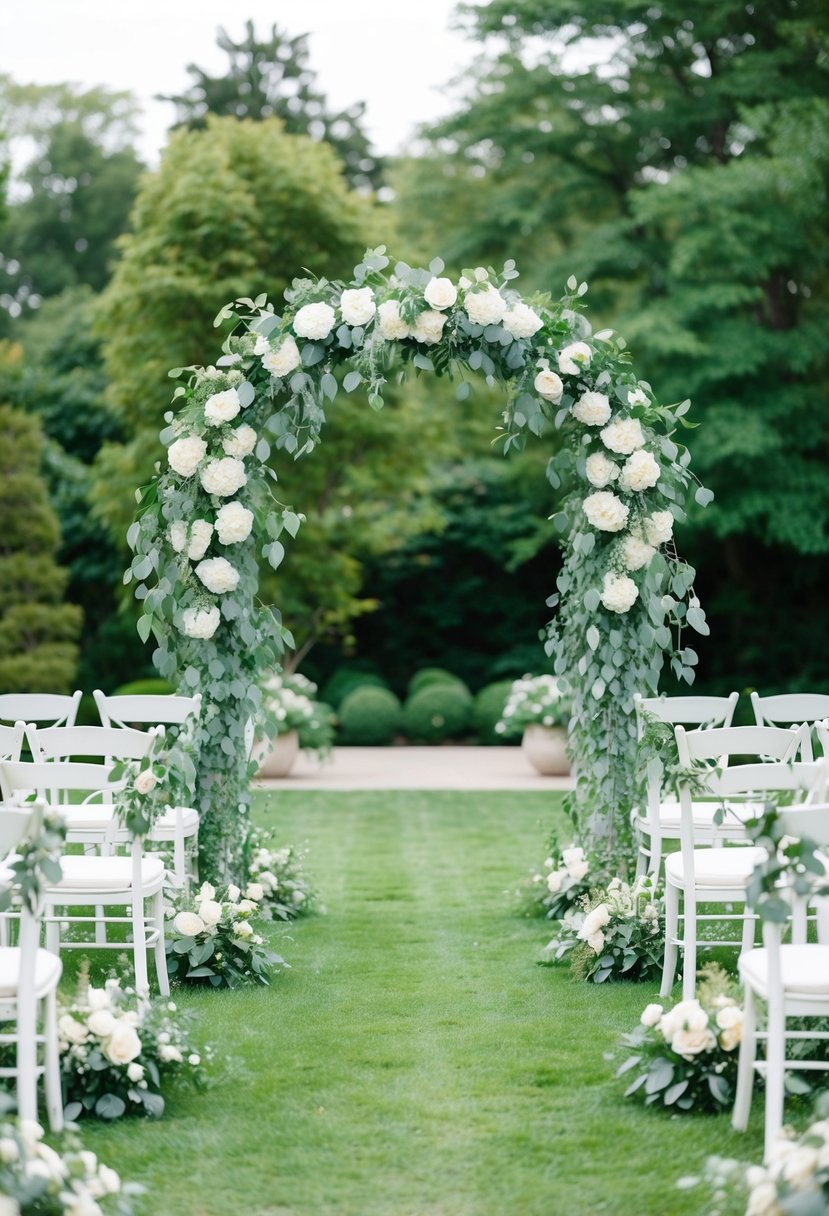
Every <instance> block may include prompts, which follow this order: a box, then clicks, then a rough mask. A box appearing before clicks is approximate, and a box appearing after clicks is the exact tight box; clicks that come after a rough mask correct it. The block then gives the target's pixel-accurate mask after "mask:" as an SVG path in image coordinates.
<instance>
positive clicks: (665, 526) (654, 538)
mask: <svg viewBox="0 0 829 1216" xmlns="http://www.w3.org/2000/svg"><path fill="white" fill-rule="evenodd" d="M644 525H645V536H647V538H648V541H649V543H650V544H652V545H656V546H657V547H658V546H659V545H664V544H666V543H667V542H668V541H669V540H670V539H671V537H672V536H673V532H674V517H673V515H672V514H671V512H670V511H654V512H653V514H652V515H646V516H645V519H644Z"/></svg>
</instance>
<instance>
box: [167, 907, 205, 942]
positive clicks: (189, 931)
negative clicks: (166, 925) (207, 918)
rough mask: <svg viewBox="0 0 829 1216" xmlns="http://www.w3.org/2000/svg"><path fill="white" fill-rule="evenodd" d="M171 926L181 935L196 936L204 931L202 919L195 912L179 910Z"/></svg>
mask: <svg viewBox="0 0 829 1216" xmlns="http://www.w3.org/2000/svg"><path fill="white" fill-rule="evenodd" d="M173 928H174V929H175V931H176V933H180V934H181V935H182V937H198V935H199V934H200V933H203V932H204V921H203V920H202V918H201V917H200V916H197V915H196V913H195V912H179V914H178V916H177V917H176V918H175V920H174V921H173Z"/></svg>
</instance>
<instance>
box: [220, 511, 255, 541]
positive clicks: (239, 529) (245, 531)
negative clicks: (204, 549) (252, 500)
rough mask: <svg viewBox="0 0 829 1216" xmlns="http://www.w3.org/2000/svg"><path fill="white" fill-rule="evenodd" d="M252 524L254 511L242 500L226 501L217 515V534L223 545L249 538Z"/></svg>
mask: <svg viewBox="0 0 829 1216" xmlns="http://www.w3.org/2000/svg"><path fill="white" fill-rule="evenodd" d="M252 526H253V512H252V511H249V510H248V509H247V507H243V506H242V504H241V503H240V502H226V503H225V505H224V506H223V507H222V508H221V509H220V510H219V512H218V514H217V515H216V535H217V536H218V538H219V540H220V542H221V543H222V544H223V545H238V544H239V543H240V541H243V540H247V538H248V537H249V536H250V530H251V527H252Z"/></svg>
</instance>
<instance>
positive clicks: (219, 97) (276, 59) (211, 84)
mask: <svg viewBox="0 0 829 1216" xmlns="http://www.w3.org/2000/svg"><path fill="white" fill-rule="evenodd" d="M216 41H217V43H218V45H219V47H220V49H221V50H223V51H224V52H225V54H226V55H227V66H226V68H225V70H224V71H223V72H221V73H220V74H218V75H215V76H214V75H211V74H210V73H209V72H207V71H205V70H204V68H200V67H198V66H197V65H196V64H195V63H191V64H188V66H187V71H188V72H189V73H190V77H191V82H190V85H189V87H188V88H187V89H186V91H185V92H184V93H181V94H177V95H175V94H174V95H172V96H166V97H163V98H162V100H164V101H172V102H173V103H174V104H175V106H176V125H177V126H186V127H189V128H190V129H191V130H193V129H199V128H202V127H204V125H205V123H206V121H207V115H208V114H218V115H220V116H222V117H231V118H252V119H256V120H259V119H263V118H281V119H282V121H283V123H284V124H285V130H286V131H288V132H289V133H290V134H291V135H310V136H311V137H312V138H313V139H321V140H324V141H325V142H326V143H328V144H330V145H331V147H332V148H333V149H334V151H335V152H336V153H337V156H338V157H339V158H340V160H341V161H342V163H343V166H344V170H345V174H346V177H347V178H348V180H349V182H351V184H352V185H353V186H355V187H376V186H377V185H378V184H379V180H380V174H381V171H382V166H381V163H380V161H379V160H378V159H377V157H376V156H375V155H374V154H373V153H372V150H371V145H370V143H369V140H368V137H367V136H366V133H365V131H364V130H363V125H362V124H363V119H364V114H365V104H364V103H363V102H357V103H356V104H355V105H352V106H349V107H348V108H347V109H345V110H340V111H335V110H332V109H331V108H330V106H329V104H328V100H327V98H326V96H325V94H324V93H322V92H320V90H319V88H318V86H317V83H316V73H315V72H314V71H313V69H312V68H311V66H310V64H309V51H308V35H307V34H301V35H299V36H298V37H295V38H291V37H290V36H289V35H288V34H286V33H284V32H282V31H280V30H279V28H278V27H277V26H276V25H274V26H272V27H271V32H270V34H269V35H267V36H264V37H257V34H256V30H255V28H254V24H253V22H252V21H247V22H245V33H244V35H243V36H242V37H241V38H240V39H239V41H238V42H234V41H233V39H232V38H231V37H230V35H229V34H228V33H227V31H226V30H224V29H222V28H220V29H219V31H218V34H217V36H216Z"/></svg>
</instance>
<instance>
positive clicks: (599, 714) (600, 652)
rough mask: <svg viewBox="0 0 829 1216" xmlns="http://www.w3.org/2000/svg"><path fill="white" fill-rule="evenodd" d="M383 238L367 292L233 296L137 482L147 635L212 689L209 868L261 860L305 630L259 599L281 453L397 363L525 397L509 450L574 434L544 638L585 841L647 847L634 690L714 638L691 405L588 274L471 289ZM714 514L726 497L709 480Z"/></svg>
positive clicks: (560, 453)
mask: <svg viewBox="0 0 829 1216" xmlns="http://www.w3.org/2000/svg"><path fill="white" fill-rule="evenodd" d="M388 267H389V259H388V257H387V256H386V253H385V249H384V248H383V247H380V248H378V249H372V250H368V251H367V252H366V254H365V256H364V258H363V261H362V262H361V263H360V265H359V266H357V267H356V268H355V271H354V279H353V281H352V282H350V283H340V282H329V281H327V280H325V279H310V278H303V279H295V280H294V282H293V284H292V286H291V288H290V289H289V290H288V291H286V292H285V305H284V308H283V310H282V312H281V313H277V312H276V311H275V310H274V308H273V306H272V305H270V304H269V303H268V301H267V299H266V297H265V296H264V295H263V296H259V297H257V298H256V299H240V300H236V301H234V302H233V303H232V304H228V305H226V306H225V307H224V308H223V309H222V310H221V312H220V313H219V315H218V317H217V318H216V322H215V324H216V325H217V326H218V325H221V324H223V323H225V322H227V321H228V320H235V322H236V324H235V326H234V328H233V329H232V332H231V333H230V334H229V336H228V337H227V338H226V339H225V342H224V345H223V348H222V350H223V353H222V355H221V357H220V358H219V359H218V360H217V363H216V366H211V367H207V368H203V367H188V368H177V369H175V370H174V371H172V372H171V373H170V375H171V376H172V377H173V378H175V379H177V380H179V381H180V383H179V384H178V386H177V388H176V390H175V393H174V396H173V405H174V407H175V412H170V413H168V414H167V415H165V421H166V423H167V425H166V427H165V429H164V430H163V431H162V433H161V438H162V440H163V442H164V443H165V445H166V447H167V462H166V467H163V468H159V470H158V472H157V474H156V476H155V477H154V479H153V481H152V482H151V483H150V484H149V485H148V486H145V487H143V488H142V489H141V490H139V491H137V500H138V507H137V511H136V517H135V521H134V522H133V524H132V525H131V527H130V529H129V532H128V541H129V544H130V547H131V549H132V550H133V552H134V554H135V556H134V558H133V560H132V562H131V565H130V567H129V570H128V571H127V572H126V574H125V581H126V582H129V581H134V582H135V583H136V587H135V594H136V597H137V598H138V599H139V600H140V601H141V606H142V615H141V617H140V619H139V623H138V629H139V633H140V635H141V637H142V639H143V640H144V641H147V640H148V639H149V637H150V635H151V634H152V635H153V636H154V637H155V640H156V642H157V647H156V649H155V652H154V655H153V658H154V662H155V665H156V667H157V669H158V671H159V673H160V675H162V676H163V677H164V678H166V679H168V680H170V681H171V682H173V683H174V684H176V685H177V686H178V687H180V688H181V689H182V690H183V691H185V692H188V693H192V692H195V691H197V690H200V691H201V693H202V696H203V711H202V717H201V721H200V724H199V728H198V737H197V740H196V743H197V747H198V763H197V800H198V805H199V809H200V812H201V815H202V828H201V836H200V838H201V852H202V868H203V870H204V872H205V873H206V874H207V875H208V876H216V877H228V876H231V877H232V876H234V875H235V874H237V873H238V872H239V871H240V870H241V867H242V854H243V847H244V840H245V837H246V834H247V830H248V812H249V794H248V784H249V777H250V772H249V769H250V766H249V763H248V758H247V747H246V742H245V735H246V725H247V723H248V722H249V721H250V720H251V719H255V718H256V716H257V714H258V712H259V710H260V704H261V694H260V691H259V684H258V679H259V677H260V675H261V673H262V672H263V671H266V670H269V669H270V668H272V667H273V666H274V665H275V664H276V663H278V662H279V659H280V656H281V655H282V654H283V653H284V651H285V648H286V647H290V646H291V644H292V639H291V636H290V634H289V632H288V631H287V629H286V628H285V627H284V625H283V623H282V619H281V617H280V614H279V612H278V610H277V609H274V608H271V607H269V606H267V605H264V604H261V603H259V602H258V601H257V598H256V597H257V589H258V562H259V558H260V557H263V558H265V559H266V560H267V561H268V562H269V563H270V565H271V566H272V567H273V568H274V569H276V568H278V567H279V565H280V563H281V562H282V560H283V557H284V555H285V542H286V539H287V540H291V539H293V538H295V537H296V535H297V533H298V531H299V529H300V527H301V525H302V523H303V516H302V515H301V514H298V513H297V512H296V511H294V509H293V508H292V506H291V505H289V504H287V503H282V502H280V501H279V498H278V489H279V487H278V478H277V474H276V473H275V472H274V470H273V468H272V467H271V464H270V459H271V455H272V453H273V452H285V453H286V454H287V455H288V456H290V457H292V458H299V457H301V456H305V455H307V454H309V453H311V452H312V451H313V449H314V447H315V446H316V445H317V443H319V441H320V437H321V432H322V428H323V424H324V422H325V416H326V410H327V409H328V408H329V406H330V405H331V404H332V403H334V402H335V401H336V398H337V395H338V393H340V392H345V393H353V392H356V391H360V392H365V393H366V394H367V398H368V404H369V406H370V407H371V408H373V409H377V410H379V409H381V408H382V406H383V387H384V384H385V382H386V376H387V372H388V370H389V367H390V365H391V362H392V360H393V358H395V357H398V358H400V359H402V360H403V362H404V363H411V364H412V365H413V367H414V368H415V369H417V370H418V371H420V372H423V373H432V374H434V375H437V376H443V375H454V374H460V375H461V381H460V384H459V385H458V389H457V396H458V398H459V399H461V400H462V399H463V398H465V397H466V396H467V395H468V393H469V389H470V385H469V382H468V381H467V380H465V379H463V373H465V372H467V371H471V372H476V373H479V374H481V375H482V376H483V377H484V378H485V379H486V381H487V382H488V383H489V384H494V383H499V384H502V385H504V387H505V389H506V396H507V401H506V406H505V408H504V410H503V414H502V416H501V419H500V422H499V425H498V431H499V433H500V435H501V437H502V439H503V448H504V451H505V452H509V451H510V449H512V448H518V447H522V446H523V445H524V443H525V441H526V437H527V435H528V434H531V435H534V436H537V437H541V436H542V435H544V433H545V432H547V431H549V430H550V429H552V430H555V431H557V432H559V440H558V443H557V445H556V447H557V450H556V451H555V454H554V455H553V456H552V458H551V460H550V462H549V465H548V470H547V476H548V478H549V481H550V482H551V484H552V486H553V487H554V488H556V489H559V488H561V489H562V490H563V494H564V497H563V501H562V505H561V508H560V510H559V512H558V514H557V515H556V516H555V517H554V519H553V524H554V526H555V528H556V529H557V530H558V532H559V534H560V542H561V545H562V548H563V550H564V565H563V568H562V571H561V573H560V575H559V578H558V585H557V592H556V594H554V595H553V596H551V598H550V600H549V601H548V603H549V604H550V606H551V607H553V608H557V612H556V614H555V616H554V618H553V621H552V623H551V625H550V627H549V635H548V640H547V643H546V648H547V651H548V654H550V655H552V656H553V657H554V662H555V671H556V673H557V675H558V676H559V677H560V678H561V680H562V682H563V684H564V687H565V689H566V690H567V692H568V693H569V696H570V698H571V701H572V718H571V723H570V747H571V752H572V756H573V760H574V767H575V771H576V787H575V791H574V794H573V797H572V799H571V811H572V813H573V816H574V818H575V820H576V823H577V825H578V828H579V831H580V833H581V835H582V837H584V838H588V839H590V840H592V842H593V844H594V846H595V847H597V848H599V849H601V850H602V851H604V852H608V851H610V852H613V853H614V854H616V855H617V856H618V855H619V854H620V853H623V854H625V855H627V854H628V852H629V848H630V838H629V829H628V818H629V810H630V806H631V804H632V801H633V799H634V798H635V795H636V783H637V767H636V749H635V724H634V717H633V695H634V693H635V692H637V691H642V690H645V691H649V692H651V693H655V692H656V690H657V686H658V681H659V677H660V674H661V672H662V669H663V666H664V665H665V663H666V661H668V662H670V665H671V667H672V668H673V670H674V673H675V674H676V676H677V677H678V678H680V679H685V680H687V681H688V682H689V683H690V682H691V681H692V680H693V676H694V666H695V664H696V654H695V653H694V651H693V650H692V649H691V648H690V647H688V646H684V645H683V643H682V631H683V627H684V626H686V625H690V626H691V627H692V628H693V629H696V630H697V631H698V632H701V633H707V631H708V630H707V625H706V623H705V615H704V612H703V610H702V608H701V607H700V605H699V602H698V600H697V599H696V597H695V596H694V593H693V580H694V571H693V570H692V569H691V568H690V567H689V566H688V565H687V564H686V563H685V562H683V561H682V560H681V558H679V556H678V555H677V553H676V550H675V547H674V544H673V528H674V524H675V523H676V522H677V521H682V520H683V519H684V518H685V515H684V511H685V506H686V505H687V501H688V498H689V496H690V494H691V492H692V491H693V490H694V487H695V479H694V477H693V475H692V473H691V471H690V454H689V452H688V449H687V448H686V447H685V446H684V445H682V444H681V443H679V442H678V439H677V435H676V432H677V431H678V430H679V429H680V428H682V427H683V426H685V425H688V424H687V423H686V422H685V418H684V415H685V414H686V412H687V409H688V402H682V403H681V404H680V405H675V406H665V405H662V404H660V403H659V402H658V400H657V399H656V397H655V396H654V394H653V392H652V390H651V388H650V386H649V385H648V384H647V383H645V382H643V381H641V380H640V379H639V378H638V377H637V376H636V374H635V372H634V370H633V367H632V362H631V359H630V356H629V354H628V352H627V350H626V348H625V344H624V341H623V339H622V338H621V337H618V336H617V335H615V334H614V333H613V332H612V331H610V330H605V331H603V332H600V333H597V334H592V333H591V330H590V326H589V324H588V323H587V322H586V320H585V318H584V316H583V314H582V312H581V311H580V309H581V297H582V296H583V295H584V293H585V292H586V290H587V288H586V284H581V285H579V284H577V282H576V281H575V279H572V278H571V279H570V280H569V281H568V284H567V294H566V295H565V296H564V297H563V298H562V299H561V300H559V301H555V302H554V301H552V300H551V299H550V297H549V296H542V295H537V296H534V297H532V298H531V299H530V300H528V301H525V300H523V299H522V298H521V297H520V295H519V294H518V292H517V291H516V290H515V289H514V287H513V286H512V283H513V281H514V280H515V278H516V277H517V272H516V270H515V266H514V263H512V262H507V263H506V265H505V266H504V268H503V271H502V272H501V273H500V274H496V272H495V271H493V270H492V269H491V268H490V269H484V268H482V267H478V268H477V269H475V270H465V271H464V272H463V274H462V276H461V278H460V279H459V281H458V283H457V285H456V284H455V283H453V282H452V281H451V280H450V279H449V278H447V277H444V276H443V275H442V271H443V264H442V263H441V262H440V261H439V260H435V261H433V262H432V263H431V265H430V267H429V269H428V270H425V269H413V268H411V267H409V266H407V265H405V264H403V263H398V264H397V265H395V266H394V268H393V271H392V272H391V273H388ZM695 493H696V498H697V501H698V502H700V503H701V504H702V505H704V504H705V502H706V501H708V499H709V498H710V492H709V491H707V490H705V489H703V488H702V487H699V486H697V488H696V490H695Z"/></svg>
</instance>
